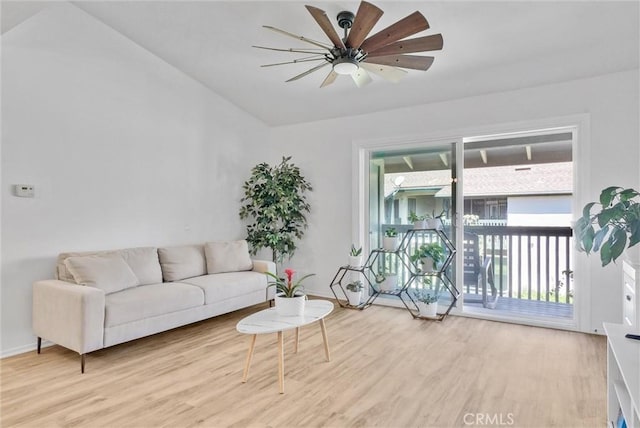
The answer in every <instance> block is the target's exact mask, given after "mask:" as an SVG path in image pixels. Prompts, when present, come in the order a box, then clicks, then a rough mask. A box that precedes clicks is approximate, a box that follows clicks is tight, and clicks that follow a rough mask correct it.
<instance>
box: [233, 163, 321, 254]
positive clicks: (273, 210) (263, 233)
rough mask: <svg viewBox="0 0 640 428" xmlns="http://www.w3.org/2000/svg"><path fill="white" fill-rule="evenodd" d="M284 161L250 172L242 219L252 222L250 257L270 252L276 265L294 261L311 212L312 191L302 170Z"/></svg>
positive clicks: (249, 231)
mask: <svg viewBox="0 0 640 428" xmlns="http://www.w3.org/2000/svg"><path fill="white" fill-rule="evenodd" d="M290 160H291V157H290V156H289V157H283V158H282V162H280V164H278V165H276V166H273V167H272V166H270V165H269V164H267V163H261V164H258V165H256V166H255V167H253V168H252V169H251V177H250V178H249V180H247V181H246V182H245V183H244V185H243V186H242V188H243V190H244V197H243V198H242V199H241V203H242V206H241V208H240V218H241V219H243V220H245V219H248V220H249V224H247V242H248V243H249V247H250V251H251V254H253V255H255V254H256V253H257V252H258V251H259V250H260V249H262V248H270V249H271V252H272V257H273V261H274V262H277V263H282V261H283V260H284V258H285V257H288V258H291V256H293V254H294V253H295V250H296V241H297V240H299V239H301V238H302V236H303V235H304V231H305V229H306V228H307V217H306V214H307V213H309V211H310V205H309V203H308V202H307V196H306V192H307V191H311V190H313V189H312V188H311V184H309V182H308V181H307V180H306V179H305V178H304V177H303V176H302V174H301V173H300V168H298V167H297V166H295V165H294V164H293V163H290Z"/></svg>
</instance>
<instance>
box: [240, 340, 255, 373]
mask: <svg viewBox="0 0 640 428" xmlns="http://www.w3.org/2000/svg"><path fill="white" fill-rule="evenodd" d="M256 337H258V335H257V334H254V335H252V336H251V344H250V345H249V352H248V353H247V361H246V362H245V363H244V372H243V373H242V383H246V382H247V378H248V377H249V366H250V365H251V359H252V358H253V348H254V347H255V346H256Z"/></svg>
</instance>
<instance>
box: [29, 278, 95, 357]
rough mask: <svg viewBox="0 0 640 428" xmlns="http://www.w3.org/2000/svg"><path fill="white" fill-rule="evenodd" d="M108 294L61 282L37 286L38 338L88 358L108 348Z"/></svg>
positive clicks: (34, 314) (35, 296)
mask: <svg viewBox="0 0 640 428" xmlns="http://www.w3.org/2000/svg"><path fill="white" fill-rule="evenodd" d="M104 311H105V294H104V291H102V290H100V289H99V288H95V287H85V286H82V285H77V284H73V283H70V282H65V281H58V280H45V281H37V282H34V283H33V331H34V333H35V334H36V336H38V337H41V338H44V339H47V340H50V341H52V342H54V343H57V344H58V345H61V346H64V347H65V348H68V349H71V350H73V351H76V352H78V353H79V354H85V353H87V352H91V351H95V350H96V349H101V348H103V346H104Z"/></svg>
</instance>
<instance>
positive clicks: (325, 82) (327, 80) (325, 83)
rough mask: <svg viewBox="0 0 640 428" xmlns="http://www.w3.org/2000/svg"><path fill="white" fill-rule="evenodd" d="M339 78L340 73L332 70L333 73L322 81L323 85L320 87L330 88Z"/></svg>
mask: <svg viewBox="0 0 640 428" xmlns="http://www.w3.org/2000/svg"><path fill="white" fill-rule="evenodd" d="M337 78H338V73H336V72H335V71H333V70H331V72H330V73H329V74H327V77H325V79H324V80H323V81H322V85H320V87H321V88H324V87H325V86H329V85H330V84H332V83H333V82H335V81H336V79H337Z"/></svg>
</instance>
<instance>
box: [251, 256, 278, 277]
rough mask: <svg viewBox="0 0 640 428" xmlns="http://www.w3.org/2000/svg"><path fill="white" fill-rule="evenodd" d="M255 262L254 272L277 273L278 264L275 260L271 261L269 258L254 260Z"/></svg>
mask: <svg viewBox="0 0 640 428" xmlns="http://www.w3.org/2000/svg"><path fill="white" fill-rule="evenodd" d="M252 262H253V271H254V272H260V273H265V272H271V273H272V274H274V275H275V273H276V264H275V263H274V262H270V261H267V260H252Z"/></svg>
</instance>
